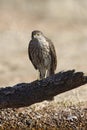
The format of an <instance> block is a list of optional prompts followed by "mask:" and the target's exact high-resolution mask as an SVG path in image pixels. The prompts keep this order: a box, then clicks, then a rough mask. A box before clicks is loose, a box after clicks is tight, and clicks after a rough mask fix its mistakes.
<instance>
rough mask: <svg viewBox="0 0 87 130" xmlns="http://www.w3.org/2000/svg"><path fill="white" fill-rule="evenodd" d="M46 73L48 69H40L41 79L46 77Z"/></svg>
mask: <svg viewBox="0 0 87 130" xmlns="http://www.w3.org/2000/svg"><path fill="white" fill-rule="evenodd" d="M45 74H46V69H43V68H42V69H41V70H40V79H43V78H45Z"/></svg>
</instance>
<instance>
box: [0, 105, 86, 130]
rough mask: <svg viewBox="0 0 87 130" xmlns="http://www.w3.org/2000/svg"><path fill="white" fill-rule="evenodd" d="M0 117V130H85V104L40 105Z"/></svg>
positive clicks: (15, 110) (0, 113) (9, 112)
mask: <svg viewBox="0 0 87 130" xmlns="http://www.w3.org/2000/svg"><path fill="white" fill-rule="evenodd" d="M0 115H1V117H0V130H5V129H8V130H20V129H21V130H25V129H26V130H45V129H46V130H51V129H52V130H87V103H86V104H84V103H80V104H77V105H76V106H75V105H72V104H71V103H70V105H67V103H66V104H65V103H64V104H63V103H58V102H57V103H56V104H55V103H48V104H46V103H41V104H38V105H33V106H31V107H27V108H20V109H4V110H3V109H2V110H1V111H0Z"/></svg>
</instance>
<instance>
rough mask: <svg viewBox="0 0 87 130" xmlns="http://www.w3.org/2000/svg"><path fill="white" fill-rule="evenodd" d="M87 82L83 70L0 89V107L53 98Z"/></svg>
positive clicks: (26, 104)
mask: <svg viewBox="0 0 87 130" xmlns="http://www.w3.org/2000/svg"><path fill="white" fill-rule="evenodd" d="M86 83H87V76H84V74H83V72H75V71H74V70H69V71H66V72H59V73H57V74H55V75H53V76H51V77H48V78H46V79H43V80H40V81H38V80H36V81H34V82H32V83H21V84H17V85H15V86H13V87H6V88H1V89H0V108H18V107H24V106H30V105H32V104H34V103H37V102H41V101H44V100H49V99H52V98H53V97H54V96H56V95H58V94H60V93H63V92H66V91H69V90H71V89H74V88H77V87H79V86H81V85H84V84H86Z"/></svg>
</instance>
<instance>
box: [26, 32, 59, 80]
mask: <svg viewBox="0 0 87 130" xmlns="http://www.w3.org/2000/svg"><path fill="white" fill-rule="evenodd" d="M28 55H29V59H30V60H31V62H32V64H33V66H34V68H35V69H36V70H38V71H39V79H43V78H46V77H48V76H50V75H53V74H54V73H55V70H56V67H57V56H56V51H55V47H54V45H53V43H52V42H51V40H49V39H48V38H47V37H45V36H44V34H43V33H42V32H41V31H38V30H35V31H33V32H32V34H31V41H30V42H29V46H28Z"/></svg>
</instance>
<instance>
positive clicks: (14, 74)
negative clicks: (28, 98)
mask: <svg viewBox="0 0 87 130" xmlns="http://www.w3.org/2000/svg"><path fill="white" fill-rule="evenodd" d="M36 29H38V30H41V31H42V32H43V33H44V34H45V35H46V36H47V37H49V38H50V39H51V40H52V41H53V43H54V45H55V48H56V52H57V60H58V65H57V70H56V72H59V71H62V70H69V69H75V70H76V71H83V72H84V73H85V74H86V75H87V1H86V0H83V1H81V0H77V1H76V0H66V1H64V0H61V1H60V0H48V1H47V0H44V1H42V0H37V1H34V0H32V1H31V0H19V1H17V0H15V1H14V0H8V1H6V0H0V87H5V86H13V85H15V84H17V83H20V82H31V81H33V80H35V79H37V77H36V76H37V72H36V70H35V69H34V67H33V65H32V64H31V62H30V61H29V59H28V54H27V48H28V43H29V41H30V35H31V32H32V30H36ZM55 99H56V100H59V101H65V102H66V101H74V102H78V101H85V100H86V101H87V85H84V86H81V87H80V88H78V89H75V90H73V91H70V92H67V93H64V94H61V95H59V96H57V97H55Z"/></svg>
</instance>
